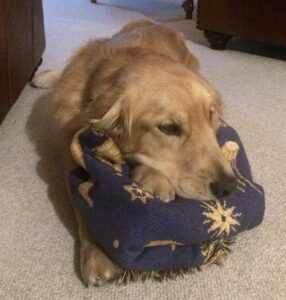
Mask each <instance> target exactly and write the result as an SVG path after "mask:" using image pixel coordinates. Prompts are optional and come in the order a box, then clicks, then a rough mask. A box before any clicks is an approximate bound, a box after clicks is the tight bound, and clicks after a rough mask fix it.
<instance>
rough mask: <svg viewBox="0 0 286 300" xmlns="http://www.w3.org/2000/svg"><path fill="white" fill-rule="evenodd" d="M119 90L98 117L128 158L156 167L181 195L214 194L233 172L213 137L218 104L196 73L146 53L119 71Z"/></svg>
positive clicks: (228, 186)
mask: <svg viewBox="0 0 286 300" xmlns="http://www.w3.org/2000/svg"><path fill="white" fill-rule="evenodd" d="M119 82H120V88H119V89H118V90H120V92H118V90H117V93H116V95H117V96H116V97H117V98H118V99H117V101H116V102H115V104H114V105H113V106H112V107H111V109H110V110H109V111H108V112H107V113H106V114H105V115H104V117H103V118H102V119H101V120H100V121H99V123H100V125H101V126H102V127H104V128H105V129H107V130H108V131H109V133H110V135H111V136H112V137H113V138H114V139H115V141H116V142H117V144H118V146H119V147H120V149H121V151H122V152H123V154H124V155H125V157H126V159H128V160H129V161H131V162H135V163H139V164H144V165H149V166H151V167H152V168H155V169H158V170H160V171H161V172H162V173H163V174H164V175H165V176H166V177H167V178H168V179H169V181H170V182H171V184H172V185H173V186H174V188H175V191H176V193H177V194H178V195H179V196H182V197H186V198H196V199H200V200H213V199H217V198H220V197H223V196H226V195H227V194H229V193H231V192H232V190H233V189H234V187H235V177H234V175H233V172H232V169H231V167H230V165H229V163H228V162H227V161H226V160H225V158H224V157H223V155H222V151H221V150H220V147H219V145H218V143H217V140H216V129H217V124H218V121H219V118H220V117H221V115H222V104H221V102H220V99H219V96H218V95H217V93H216V92H215V91H214V89H213V88H212V87H211V86H210V85H209V84H208V83H207V82H206V81H205V80H204V79H203V78H202V77H201V76H200V75H198V74H197V73H195V72H192V71H190V70H188V69H186V68H185V67H183V66H181V65H178V64H177V63H173V62H170V61H168V62H166V61H165V60H164V59H162V60H160V59H159V60H156V61H154V59H152V58H148V59H145V60H144V61H141V62H139V63H137V64H136V65H133V66H131V67H130V66H129V68H128V69H126V70H123V71H122V74H121V79H120V80H119Z"/></svg>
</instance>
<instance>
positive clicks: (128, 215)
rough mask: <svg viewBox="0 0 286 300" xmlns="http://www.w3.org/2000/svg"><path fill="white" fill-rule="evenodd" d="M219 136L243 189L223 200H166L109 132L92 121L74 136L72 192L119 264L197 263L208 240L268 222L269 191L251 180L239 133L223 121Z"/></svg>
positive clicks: (165, 265)
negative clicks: (139, 179) (134, 169)
mask: <svg viewBox="0 0 286 300" xmlns="http://www.w3.org/2000/svg"><path fill="white" fill-rule="evenodd" d="M217 138H218V142H219V144H220V145H221V146H222V149H223V151H224V152H226V153H225V155H226V157H227V159H228V160H229V161H230V163H231V165H232V167H233V169H234V172H235V175H236V177H237V180H238V187H237V189H236V190H235V191H234V192H233V193H232V194H231V195H230V196H228V197H227V198H226V199H223V200H221V201H211V202H200V201H196V200H195V199H182V198H179V197H176V198H175V200H173V201H171V202H169V203H164V202H162V201H160V200H159V199H157V198H154V196H152V195H151V194H150V193H148V192H147V191H144V190H143V189H142V188H141V187H140V186H139V185H138V184H136V182H134V181H133V180H131V179H130V178H129V171H130V169H129V166H128V165H127V164H125V163H124V161H123V160H122V157H121V154H120V152H119V150H118V149H117V147H116V145H115V144H114V143H113V141H112V140H111V139H110V138H109V137H108V136H107V135H106V134H104V133H103V132H100V131H97V130H96V128H95V127H94V125H91V126H90V127H89V128H86V129H83V130H81V131H80V132H78V133H77V134H76V135H75V137H74V139H73V142H72V145H71V150H72V154H73V156H74V158H75V160H76V161H77V162H78V164H79V166H80V167H79V168H77V169H76V170H74V171H73V172H72V173H71V174H70V176H69V184H70V190H71V194H72V197H73V200H74V203H75V205H76V206H77V208H78V209H79V211H80V213H81V214H82V215H83V217H84V219H85V220H86V222H87V224H88V226H89V228H90V229H91V231H92V233H93V234H94V236H95V238H96V240H97V241H98V243H99V244H100V245H101V246H102V248H103V249H104V250H105V251H106V252H107V253H108V255H109V256H110V257H111V258H112V259H113V261H115V262H116V263H118V264H119V265H120V266H122V267H123V268H126V269H130V270H136V271H142V270H144V271H150V270H162V271H169V270H177V269H180V268H186V267H199V266H201V265H203V264H204V262H205V256H206V253H205V252H206V248H205V245H207V244H208V243H209V242H210V241H215V240H223V239H224V238H226V237H232V236H234V235H236V234H238V233H239V232H242V231H244V230H249V229H252V228H253V227H255V226H257V225H259V224H260V223H261V222H262V219H263V215H264V205H265V203H264V191H263V188H262V187H261V186H259V185H258V184H256V183H255V182H253V179H252V175H251V170H250V166H249V163H248V160H247V157H246V153H245V150H244V147H243V145H242V143H241V141H240V138H239V136H238V134H237V133H236V131H235V130H234V129H233V128H232V127H230V126H228V125H227V124H225V123H222V125H221V127H220V128H219V130H218V134H217ZM229 141H231V142H229ZM227 145H230V147H226V146H227ZM228 148H229V149H228ZM238 149H239V150H238ZM228 150H232V151H229V153H228ZM237 150H238V153H235V152H237Z"/></svg>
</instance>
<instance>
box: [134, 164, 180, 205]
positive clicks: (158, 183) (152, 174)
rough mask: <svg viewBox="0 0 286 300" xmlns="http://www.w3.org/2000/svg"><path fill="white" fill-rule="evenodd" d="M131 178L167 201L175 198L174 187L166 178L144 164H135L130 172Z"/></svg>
mask: <svg viewBox="0 0 286 300" xmlns="http://www.w3.org/2000/svg"><path fill="white" fill-rule="evenodd" d="M131 176H132V178H133V179H134V180H135V181H136V182H138V183H139V184H140V185H141V186H142V187H143V188H144V189H145V190H147V191H148V192H150V193H152V194H153V195H154V196H156V197H158V198H160V199H161V200H162V201H164V202H169V201H170V200H173V199H174V198H175V189H174V187H173V186H172V184H171V183H170V181H169V180H168V178H167V177H166V176H165V175H164V174H163V173H162V172H160V171H159V170H156V169H154V168H152V167H149V166H146V165H139V166H136V167H135V168H134V169H133V170H132V173H131Z"/></svg>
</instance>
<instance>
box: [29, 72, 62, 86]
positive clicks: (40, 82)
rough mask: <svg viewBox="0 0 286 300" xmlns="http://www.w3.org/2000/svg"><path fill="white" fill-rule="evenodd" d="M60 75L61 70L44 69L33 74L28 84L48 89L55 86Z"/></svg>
mask: <svg viewBox="0 0 286 300" xmlns="http://www.w3.org/2000/svg"><path fill="white" fill-rule="evenodd" d="M61 75H62V70H46V71H43V72H41V73H40V74H37V75H35V76H34V78H33V79H32V80H31V82H30V85H31V86H32V87H35V88H40V89H50V88H53V87H54V86H55V84H56V83H57V81H58V80H59V79H60V77H61Z"/></svg>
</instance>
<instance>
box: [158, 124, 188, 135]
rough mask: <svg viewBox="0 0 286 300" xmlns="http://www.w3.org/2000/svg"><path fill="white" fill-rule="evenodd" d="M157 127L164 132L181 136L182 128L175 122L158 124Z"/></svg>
mask: <svg viewBox="0 0 286 300" xmlns="http://www.w3.org/2000/svg"><path fill="white" fill-rule="evenodd" d="M158 129H159V130H160V131H161V132H163V133H165V134H168V135H176V136H181V135H182V132H183V131H182V128H181V127H180V126H179V125H178V124H176V123H169V124H162V125H158Z"/></svg>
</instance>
